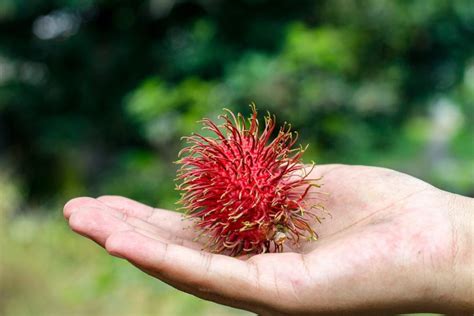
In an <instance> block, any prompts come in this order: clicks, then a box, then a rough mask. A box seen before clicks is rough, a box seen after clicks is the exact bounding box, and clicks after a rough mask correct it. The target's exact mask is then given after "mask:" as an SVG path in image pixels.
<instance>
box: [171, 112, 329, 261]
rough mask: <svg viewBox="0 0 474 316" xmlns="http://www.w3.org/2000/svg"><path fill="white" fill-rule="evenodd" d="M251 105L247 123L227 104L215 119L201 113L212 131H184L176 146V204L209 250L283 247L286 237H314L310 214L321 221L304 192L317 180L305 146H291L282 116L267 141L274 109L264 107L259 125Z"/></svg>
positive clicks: (240, 251) (232, 251)
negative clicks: (204, 238)
mask: <svg viewBox="0 0 474 316" xmlns="http://www.w3.org/2000/svg"><path fill="white" fill-rule="evenodd" d="M251 109H252V114H251V116H250V117H249V118H248V123H247V122H246V119H245V118H244V117H243V115H241V114H240V113H239V114H238V115H237V116H236V115H234V113H232V112H231V111H230V110H226V111H227V114H225V115H221V116H219V118H221V119H223V120H224V123H223V124H221V125H216V124H215V123H214V122H212V121H211V120H209V119H203V120H202V121H201V122H202V123H203V125H204V127H203V129H207V130H210V131H211V132H213V133H214V134H215V137H204V136H202V135H199V134H193V135H192V136H189V137H184V139H185V140H186V141H187V143H188V146H187V147H185V148H184V149H183V150H181V152H180V153H179V157H180V158H181V159H180V160H178V161H177V163H178V164H180V165H181V167H180V169H179V170H178V176H177V180H178V181H180V182H181V183H180V184H179V185H178V186H177V189H178V190H180V191H181V192H182V193H181V200H180V203H181V204H182V205H183V208H184V209H185V210H186V214H187V216H188V217H189V218H192V219H195V221H196V222H195V224H196V227H197V228H198V229H199V230H200V236H201V235H203V234H204V235H206V236H207V237H208V239H207V244H206V246H205V249H206V250H209V251H212V252H217V253H225V254H229V255H232V256H238V255H242V254H252V253H264V252H270V251H275V252H281V251H282V250H283V243H284V242H285V241H291V242H292V243H293V244H294V245H298V244H299V241H300V239H301V238H306V239H313V240H314V239H316V238H317V234H316V233H315V231H314V230H313V228H312V227H311V221H313V220H317V221H319V217H318V216H317V215H316V214H315V212H314V210H315V209H323V208H322V206H321V205H320V204H317V203H315V202H314V199H312V198H309V193H310V188H311V187H319V185H318V184H317V183H316V182H315V179H309V178H308V175H309V173H310V170H312V168H307V167H306V166H305V165H303V163H302V162H301V156H302V154H303V153H304V151H305V149H306V148H303V147H301V146H300V147H296V148H293V147H294V145H295V143H296V140H297V133H296V132H292V131H291V126H290V125H289V124H286V122H285V124H284V125H283V126H282V127H281V128H280V130H279V132H278V134H277V135H276V137H275V138H274V139H273V140H272V141H270V139H271V134H272V132H273V130H274V129H275V116H271V115H270V114H269V113H268V115H267V116H266V117H265V127H264V128H263V130H262V131H261V132H259V121H258V119H257V111H256V108H255V105H254V104H252V105H251ZM313 166H314V164H313ZM308 169H309V171H308Z"/></svg>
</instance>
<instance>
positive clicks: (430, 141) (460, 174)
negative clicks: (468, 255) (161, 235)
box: [0, 0, 474, 315]
mask: <svg viewBox="0 0 474 316" xmlns="http://www.w3.org/2000/svg"><path fill="white" fill-rule="evenodd" d="M252 101H255V102H256V104H257V107H258V108H259V109H260V113H261V114H263V113H264V112H265V111H267V110H268V111H271V112H273V113H275V114H276V115H277V118H278V120H279V122H283V121H288V122H291V123H292V125H293V126H294V128H295V129H296V130H298V131H299V132H300V136H301V138H300V139H301V143H302V144H309V145H310V146H309V150H308V152H307V154H306V156H305V159H306V161H307V162H309V161H311V160H314V161H316V162H317V163H333V162H338V163H351V164H366V165H377V166H384V167H388V168H393V169H397V170H400V171H403V172H407V173H409V174H411V175H414V176H416V177H419V178H421V179H423V180H425V181H428V182H430V183H432V184H434V185H436V186H438V187H440V188H442V189H445V190H448V191H452V192H456V193H459V194H464V195H468V196H474V2H473V1H471V0H453V1H449V0H419V1H384V0H367V1H353V0H334V1H308V0H299V1H289V0H288V1H270V0H247V1H245V0H237V1H235V0H233V1H225V0H194V1H186V0H141V1H139V0H123V1H107V0H1V1H0V234H1V236H0V237H1V238H0V314H1V315H66V314H67V315H87V314H91V315H247V314H248V313H245V312H240V311H237V310H234V309H230V308H226V307H222V306H219V305H216V304H212V303H207V302H204V301H201V300H199V299H197V298H194V297H192V296H190V295H187V294H183V293H180V292H178V291H176V290H174V289H172V288H171V287H168V286H167V285H164V284H163V283H161V282H158V281H156V280H154V279H151V278H149V277H147V276H145V275H144V274H143V273H141V272H139V271H137V270H135V269H134V268H133V267H131V266H129V265H128V264H127V263H126V262H122V261H120V260H118V259H114V258H111V257H109V256H107V255H106V254H105V252H104V251H103V250H102V249H100V248H99V247H96V246H95V245H93V244H92V243H91V242H89V241H87V240H84V239H83V238H80V237H79V236H77V235H75V234H73V233H71V232H70V231H69V229H68V228H67V226H66V224H65V222H64V220H63V219H62V215H61V210H62V205H63V204H64V203H65V202H66V201H67V200H68V199H69V198H72V197H75V196H79V195H90V196H98V195H102V194H119V195H125V196H128V197H131V198H134V199H138V200H139V201H142V202H144V203H148V204H151V205H154V206H157V205H159V206H161V207H164V208H171V209H172V208H173V204H174V202H175V200H176V199H177V193H176V192H175V191H174V183H173V178H174V176H175V171H176V166H175V165H174V164H172V162H173V161H174V160H175V159H176V156H177V152H178V151H179V149H180V147H181V146H182V144H181V142H180V140H179V139H180V137H181V136H183V135H186V134H189V133H190V132H191V131H194V130H196V129H198V128H199V124H197V123H196V121H197V120H199V119H200V118H202V117H211V118H216V116H217V115H218V114H219V113H220V112H221V110H222V108H223V107H228V108H231V109H233V110H235V111H240V112H243V113H248V112H249V108H248V104H249V103H250V102H252Z"/></svg>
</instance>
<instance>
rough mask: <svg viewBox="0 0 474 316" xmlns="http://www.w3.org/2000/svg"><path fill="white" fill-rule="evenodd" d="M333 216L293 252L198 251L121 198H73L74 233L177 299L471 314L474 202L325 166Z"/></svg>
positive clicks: (282, 309)
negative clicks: (179, 295)
mask: <svg viewBox="0 0 474 316" xmlns="http://www.w3.org/2000/svg"><path fill="white" fill-rule="evenodd" d="M320 176H322V177H323V180H322V182H323V184H324V185H323V188H322V190H323V191H325V192H328V193H329V195H328V197H327V200H326V202H325V206H326V208H327V209H328V211H329V213H330V214H331V217H330V218H327V219H326V220H325V221H323V223H322V224H316V223H315V224H314V230H315V231H316V232H317V233H318V234H319V237H320V238H319V240H318V241H316V242H308V243H306V244H304V245H303V246H302V247H301V248H300V249H297V250H293V251H294V252H285V253H267V254H259V255H254V256H251V257H241V258H232V257H228V256H224V255H219V254H211V253H208V252H205V251H202V250H201V247H202V246H201V244H200V243H199V242H196V241H193V239H194V238H195V237H196V236H195V231H194V230H193V229H192V227H191V228H190V227H189V226H190V225H191V224H190V222H188V221H187V220H184V219H183V217H182V215H181V214H179V213H176V212H171V211H166V210H162V209H154V208H151V207H149V206H146V205H143V204H141V203H138V202H135V201H132V200H130V199H127V198H123V197H118V196H103V197H99V198H97V199H93V198H85V197H83V198H76V199H73V200H71V201H69V202H68V203H67V204H66V205H65V207H64V215H65V217H66V218H67V219H68V221H69V225H70V226H71V228H72V229H73V230H74V231H75V232H77V233H79V234H81V235H84V236H86V237H88V238H90V239H92V240H94V241H96V242H97V243H98V244H99V245H101V246H102V247H104V248H105V249H107V251H108V252H109V253H110V254H111V255H114V256H117V257H120V258H124V259H126V260H128V261H130V262H131V263H132V264H134V265H135V266H137V267H138V268H140V269H141V270H143V271H144V272H146V273H148V274H150V275H152V276H153V277H156V278H158V279H160V280H162V281H164V282H166V283H168V284H170V285H172V286H174V287H176V288H177V289H179V290H182V291H185V292H188V293H191V294H194V295H196V296H198V297H201V298H204V299H207V300H212V301H215V302H218V303H221V304H226V305H230V306H233V307H237V308H241V309H245V310H249V311H252V312H256V313H259V314H262V315H286V314H291V315H295V314H296V315H312V314H324V313H328V314H330V313H336V314H341V313H342V312H359V313H363V314H367V313H369V312H373V313H375V314H377V315H380V314H381V312H389V313H395V312H399V313H401V312H417V311H425V312H430V311H431V312H451V311H473V310H474V295H473V288H472V284H473V269H474V268H473V264H474V260H473V255H472V245H473V243H472V241H473V238H474V237H473V236H474V233H473V229H474V228H473V226H472V224H473V216H474V201H473V199H469V198H465V197H462V196H459V195H455V194H451V193H448V192H444V191H441V190H439V189H436V188H435V187H433V186H431V185H429V184H427V183H425V182H423V181H421V180H418V179H416V178H413V177H411V176H408V175H406V174H403V173H399V172H396V171H393V170H389V169H383V168H375V167H365V166H346V165H321V166H317V167H316V168H315V169H314V170H313V175H311V178H317V177H320Z"/></svg>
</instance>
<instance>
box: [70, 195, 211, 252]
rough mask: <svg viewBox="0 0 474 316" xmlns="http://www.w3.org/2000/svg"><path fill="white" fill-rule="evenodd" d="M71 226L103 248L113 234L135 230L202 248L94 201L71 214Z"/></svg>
mask: <svg viewBox="0 0 474 316" xmlns="http://www.w3.org/2000/svg"><path fill="white" fill-rule="evenodd" d="M86 205H87V204H86ZM119 213H120V212H119ZM69 225H70V226H71V229H72V230H73V231H75V232H77V233H79V234H81V235H83V236H86V237H88V238H90V239H92V240H94V241H95V242H97V243H98V244H100V245H101V246H103V247H104V246H105V240H106V239H107V238H108V237H109V236H110V235H111V234H112V233H114V232H119V231H128V230H135V231H137V232H140V233H141V234H143V235H145V236H149V237H152V238H154V239H156V240H162V241H165V242H170V243H175V244H178V245H183V246H185V247H191V248H193V249H201V248H202V246H201V245H200V244H199V243H197V242H192V241H189V240H183V239H182V238H179V237H176V236H174V235H172V234H171V233H170V232H167V231H164V230H161V229H159V228H157V227H155V226H153V225H151V224H149V223H147V222H145V221H142V220H140V219H138V218H135V217H131V216H126V215H125V214H122V213H120V215H117V214H114V212H113V211H111V210H110V209H109V208H108V207H107V206H105V205H102V204H101V203H100V204H98V203H97V201H96V200H94V199H92V201H89V205H88V206H82V207H80V208H76V209H75V210H74V211H73V212H72V213H71V215H70V216H69Z"/></svg>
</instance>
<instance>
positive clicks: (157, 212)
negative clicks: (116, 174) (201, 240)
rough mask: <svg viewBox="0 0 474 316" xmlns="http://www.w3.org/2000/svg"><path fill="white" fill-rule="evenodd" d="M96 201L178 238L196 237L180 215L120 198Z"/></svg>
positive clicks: (110, 196)
mask: <svg viewBox="0 0 474 316" xmlns="http://www.w3.org/2000/svg"><path fill="white" fill-rule="evenodd" d="M97 200H98V201H100V202H102V203H104V204H105V205H107V206H109V207H111V208H114V209H116V210H119V211H121V212H123V213H126V214H128V215H131V216H134V217H136V218H140V219H142V220H144V221H146V222H148V223H150V224H152V225H154V226H156V227H159V228H161V229H163V230H166V231H168V232H170V233H171V234H173V235H174V236H177V237H179V238H182V239H189V240H192V239H194V238H195V237H196V232H195V230H194V229H193V227H192V226H193V225H192V224H193V223H192V221H190V220H186V219H185V218H184V216H183V214H181V213H178V212H173V211H168V210H163V209H158V208H153V207H151V206H148V205H145V204H142V203H140V202H137V201H134V200H131V199H128V198H125V197H121V196H112V195H106V196H101V197H98V198H97Z"/></svg>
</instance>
